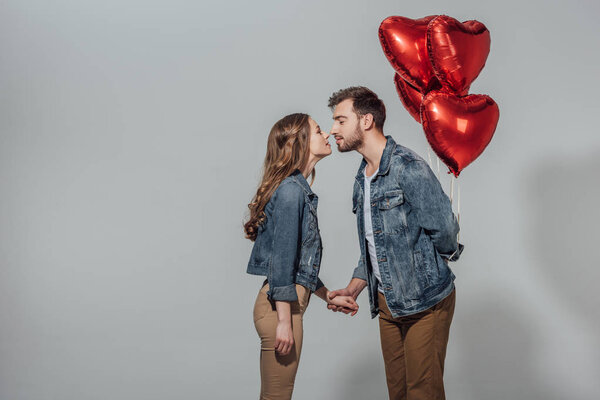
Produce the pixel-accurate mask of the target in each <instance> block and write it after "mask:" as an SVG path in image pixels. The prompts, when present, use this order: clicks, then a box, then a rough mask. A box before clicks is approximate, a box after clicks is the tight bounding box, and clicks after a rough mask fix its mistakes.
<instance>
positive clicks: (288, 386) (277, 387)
mask: <svg viewBox="0 0 600 400" xmlns="http://www.w3.org/2000/svg"><path fill="white" fill-rule="evenodd" d="M268 290H269V284H268V283H265V284H264V286H263V287H262V289H260V291H259V292H258V296H257V297H256V302H255V303H254V326H255V327H256V332H258V336H259V337H260V343H261V345H260V380H261V386H260V399H261V400H267V399H268V400H274V399H282V400H284V399H286V400H287V399H291V398H292V391H293V390H294V380H295V379H296V371H297V370H298V362H299V361H300V352H301V351H302V317H303V315H304V311H305V310H306V307H307V306H308V301H309V299H310V290H309V289H307V288H305V287H304V286H301V285H296V293H297V294H298V301H294V302H291V310H292V331H293V333H294V347H293V348H292V350H291V351H290V353H289V354H288V355H286V356H280V355H279V354H277V353H276V352H275V331H276V329H277V310H276V309H275V303H274V302H273V303H271V302H270V301H269V299H268V298H267V291H268Z"/></svg>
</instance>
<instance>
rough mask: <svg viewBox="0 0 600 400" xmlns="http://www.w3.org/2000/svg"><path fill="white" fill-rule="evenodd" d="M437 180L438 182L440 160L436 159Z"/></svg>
mask: <svg viewBox="0 0 600 400" xmlns="http://www.w3.org/2000/svg"><path fill="white" fill-rule="evenodd" d="M437 178H438V181H439V180H440V159H439V157H438V159H437Z"/></svg>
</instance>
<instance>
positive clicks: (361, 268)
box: [352, 255, 367, 281]
mask: <svg viewBox="0 0 600 400" xmlns="http://www.w3.org/2000/svg"><path fill="white" fill-rule="evenodd" d="M362 260H363V258H362V255H361V256H360V258H359V259H358V266H357V267H356V268H354V273H353V274H352V278H358V279H362V280H363V281H366V280H367V269H366V268H365V263H363V261H362Z"/></svg>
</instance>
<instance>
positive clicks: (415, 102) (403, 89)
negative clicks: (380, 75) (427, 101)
mask: <svg viewBox="0 0 600 400" xmlns="http://www.w3.org/2000/svg"><path fill="white" fill-rule="evenodd" d="M394 83H395V84H396V91H397V92H398V97H400V101H402V105H403V106H404V108H406V110H407V111H408V113H409V114H410V115H411V116H412V117H413V118H414V119H415V121H417V122H418V123H421V101H423V94H422V93H421V92H419V91H418V90H417V89H415V88H414V87H412V86H410V84H409V83H408V82H406V81H405V80H404V79H402V77H401V76H400V75H398V74H394Z"/></svg>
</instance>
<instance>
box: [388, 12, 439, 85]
mask: <svg viewBox="0 0 600 400" xmlns="http://www.w3.org/2000/svg"><path fill="white" fill-rule="evenodd" d="M435 17H436V16H435V15H430V16H428V17H424V18H421V19H410V18H406V17H398V16H394V17H387V18H386V19H384V20H383V22H382V23H381V25H380V26H379V41H380V42H381V47H382V48H383V52H384V53H385V56H386V57H387V59H388V60H389V62H390V63H391V64H392V67H394V69H395V70H396V72H398V74H400V76H401V77H402V78H404V79H405V80H406V81H407V82H408V83H410V84H411V85H412V86H414V87H415V88H417V89H419V91H420V92H422V93H426V92H428V91H429V90H430V84H432V78H435V74H434V72H433V68H432V67H431V63H430V62H429V55H428V50H427V25H428V24H429V21H431V20H432V19H434V18H435Z"/></svg>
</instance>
